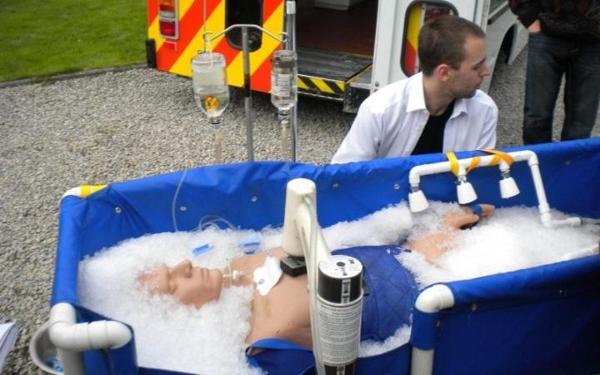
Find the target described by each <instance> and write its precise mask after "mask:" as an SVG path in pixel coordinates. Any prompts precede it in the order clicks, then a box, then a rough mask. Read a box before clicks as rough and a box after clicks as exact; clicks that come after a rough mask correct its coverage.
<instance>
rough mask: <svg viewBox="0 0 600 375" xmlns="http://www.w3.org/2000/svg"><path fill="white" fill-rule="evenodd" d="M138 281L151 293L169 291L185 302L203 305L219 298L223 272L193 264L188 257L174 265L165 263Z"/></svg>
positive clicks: (166, 292) (165, 292)
mask: <svg viewBox="0 0 600 375" xmlns="http://www.w3.org/2000/svg"><path fill="white" fill-rule="evenodd" d="M138 281H139V282H140V283H141V284H142V285H144V286H145V287H146V288H148V289H149V290H150V292H151V293H159V294H169V295H172V296H173V297H175V298H176V299H177V300H178V301H179V302H181V303H183V304H186V305H194V306H196V307H200V306H202V305H204V304H205V303H207V302H210V301H213V300H216V299H217V298H219V295H220V294H221V289H222V287H223V274H222V273H221V271H218V270H209V269H208V268H203V267H194V266H192V262H190V261H189V260H186V261H183V262H181V263H179V264H177V265H176V266H174V267H168V266H166V265H162V266H160V267H158V268H157V269H155V270H152V271H150V272H147V273H144V274H143V275H141V276H140V277H139V278H138Z"/></svg>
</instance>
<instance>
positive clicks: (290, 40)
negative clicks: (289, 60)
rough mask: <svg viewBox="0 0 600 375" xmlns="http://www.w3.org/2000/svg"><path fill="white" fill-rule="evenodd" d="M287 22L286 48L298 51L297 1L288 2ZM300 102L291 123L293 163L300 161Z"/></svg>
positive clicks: (292, 114)
mask: <svg viewBox="0 0 600 375" xmlns="http://www.w3.org/2000/svg"><path fill="white" fill-rule="evenodd" d="M286 16H287V20H286V21H287V22H286V25H285V32H286V34H287V38H286V47H287V49H289V50H292V51H296V1H295V0H289V1H287V2H286ZM297 108H298V102H297V101H296V105H294V106H293V107H292V109H291V113H290V123H291V126H292V161H293V162H296V161H297V160H298V126H297V124H298V110H297Z"/></svg>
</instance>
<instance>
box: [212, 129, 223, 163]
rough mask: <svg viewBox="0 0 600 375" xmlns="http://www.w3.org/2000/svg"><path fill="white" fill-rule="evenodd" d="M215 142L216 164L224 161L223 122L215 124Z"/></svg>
mask: <svg viewBox="0 0 600 375" xmlns="http://www.w3.org/2000/svg"><path fill="white" fill-rule="evenodd" d="M213 142H214V149H213V150H214V157H215V164H221V163H223V133H222V131H221V124H220V123H219V124H218V125H213Z"/></svg>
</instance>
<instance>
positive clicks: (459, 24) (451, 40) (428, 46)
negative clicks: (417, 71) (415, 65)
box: [418, 16, 485, 76]
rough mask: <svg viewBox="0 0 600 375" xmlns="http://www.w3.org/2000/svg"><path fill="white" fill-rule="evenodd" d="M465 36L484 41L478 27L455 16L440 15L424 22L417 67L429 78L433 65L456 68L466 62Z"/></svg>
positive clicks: (483, 36) (420, 36) (420, 34)
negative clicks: (446, 65)
mask: <svg viewBox="0 0 600 375" xmlns="http://www.w3.org/2000/svg"><path fill="white" fill-rule="evenodd" d="M468 37H477V38H485V33H484V32H483V30H481V27H479V26H477V25H476V24H474V23H473V22H471V21H468V20H466V19H464V18H460V17H457V16H440V17H437V18H434V19H433V20H431V21H428V22H427V23H425V25H424V26H423V27H422V28H421V32H420V33H419V51H418V53H419V66H420V68H421V71H422V72H423V74H425V75H427V76H429V75H431V74H432V73H433V70H434V69H435V67H436V66H438V65H440V64H448V65H450V66H451V67H452V68H454V69H458V68H459V67H460V64H461V63H462V62H463V60H464V59H465V48H464V44H465V41H466V40H467V38H468Z"/></svg>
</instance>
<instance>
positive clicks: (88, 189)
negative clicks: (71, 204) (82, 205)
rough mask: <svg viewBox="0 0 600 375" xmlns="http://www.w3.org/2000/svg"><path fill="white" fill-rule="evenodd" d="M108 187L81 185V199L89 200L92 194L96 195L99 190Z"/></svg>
mask: <svg viewBox="0 0 600 375" xmlns="http://www.w3.org/2000/svg"><path fill="white" fill-rule="evenodd" d="M105 187H106V185H81V186H80V187H79V193H80V194H79V195H80V196H81V198H87V197H89V196H90V195H91V194H94V193H95V192H97V191H98V190H102V189H104V188H105Z"/></svg>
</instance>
